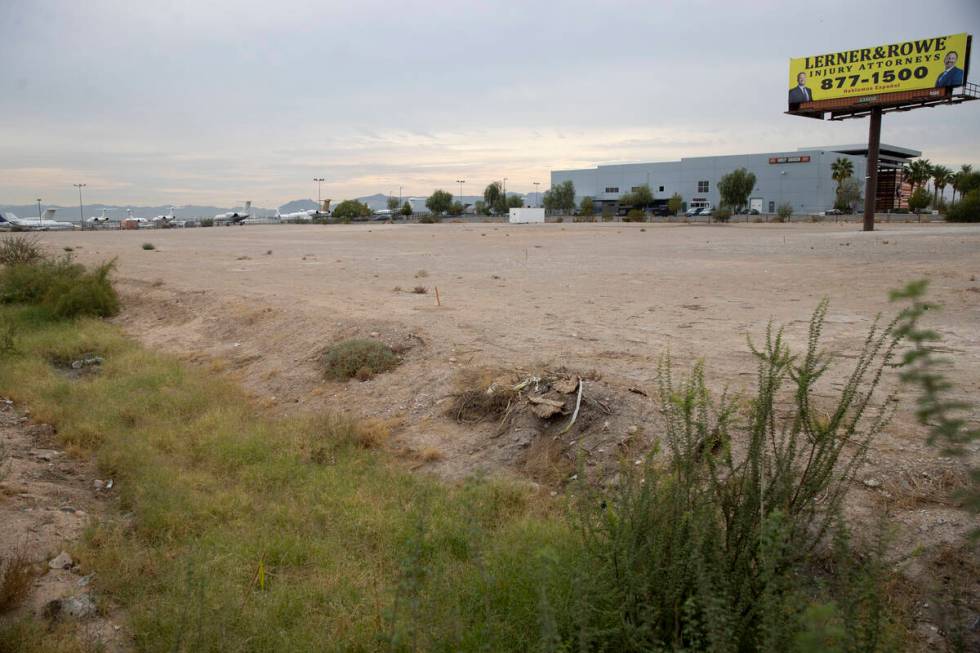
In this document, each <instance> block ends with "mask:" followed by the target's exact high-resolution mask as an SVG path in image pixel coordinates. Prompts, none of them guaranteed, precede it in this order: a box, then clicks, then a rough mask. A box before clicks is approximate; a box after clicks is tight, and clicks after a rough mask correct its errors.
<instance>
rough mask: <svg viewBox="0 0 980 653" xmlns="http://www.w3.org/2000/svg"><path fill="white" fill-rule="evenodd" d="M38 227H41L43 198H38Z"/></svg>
mask: <svg viewBox="0 0 980 653" xmlns="http://www.w3.org/2000/svg"><path fill="white" fill-rule="evenodd" d="M37 226H39V227H40V226H41V198H40V197H39V198H37Z"/></svg>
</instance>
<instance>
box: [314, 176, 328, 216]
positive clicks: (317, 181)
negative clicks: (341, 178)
mask: <svg viewBox="0 0 980 653" xmlns="http://www.w3.org/2000/svg"><path fill="white" fill-rule="evenodd" d="M313 181H315V182H316V209H317V211H319V210H320V203H321V202H320V184H322V183H323V182H324V181H325V179H324V178H323V177H314V178H313Z"/></svg>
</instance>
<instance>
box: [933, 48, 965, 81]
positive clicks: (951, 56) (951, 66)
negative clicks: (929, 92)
mask: <svg viewBox="0 0 980 653" xmlns="http://www.w3.org/2000/svg"><path fill="white" fill-rule="evenodd" d="M958 57H959V55H957V54H956V52H955V51H953V50H951V51H950V52H949V53H948V54H947V55H946V59H945V60H944V63H945V64H946V70H944V71H943V72H942V73H940V75H939V77H937V78H936V88H940V87H942V86H963V69H962V68H957V67H956V59H957V58H958Z"/></svg>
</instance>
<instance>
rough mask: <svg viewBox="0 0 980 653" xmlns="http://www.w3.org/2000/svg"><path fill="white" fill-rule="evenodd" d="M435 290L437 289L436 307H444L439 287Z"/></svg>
mask: <svg viewBox="0 0 980 653" xmlns="http://www.w3.org/2000/svg"><path fill="white" fill-rule="evenodd" d="M435 289H436V306H442V302H441V301H439V286H436V287H435Z"/></svg>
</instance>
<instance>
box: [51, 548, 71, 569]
mask: <svg viewBox="0 0 980 653" xmlns="http://www.w3.org/2000/svg"><path fill="white" fill-rule="evenodd" d="M74 565H75V561H74V560H72V559H71V556H70V555H68V553H66V552H65V551H62V552H61V553H59V554H58V555H57V557H55V558H54V559H53V560H51V562H49V563H48V566H49V567H51V568H52V569H71V568H72V567H73V566H74Z"/></svg>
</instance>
